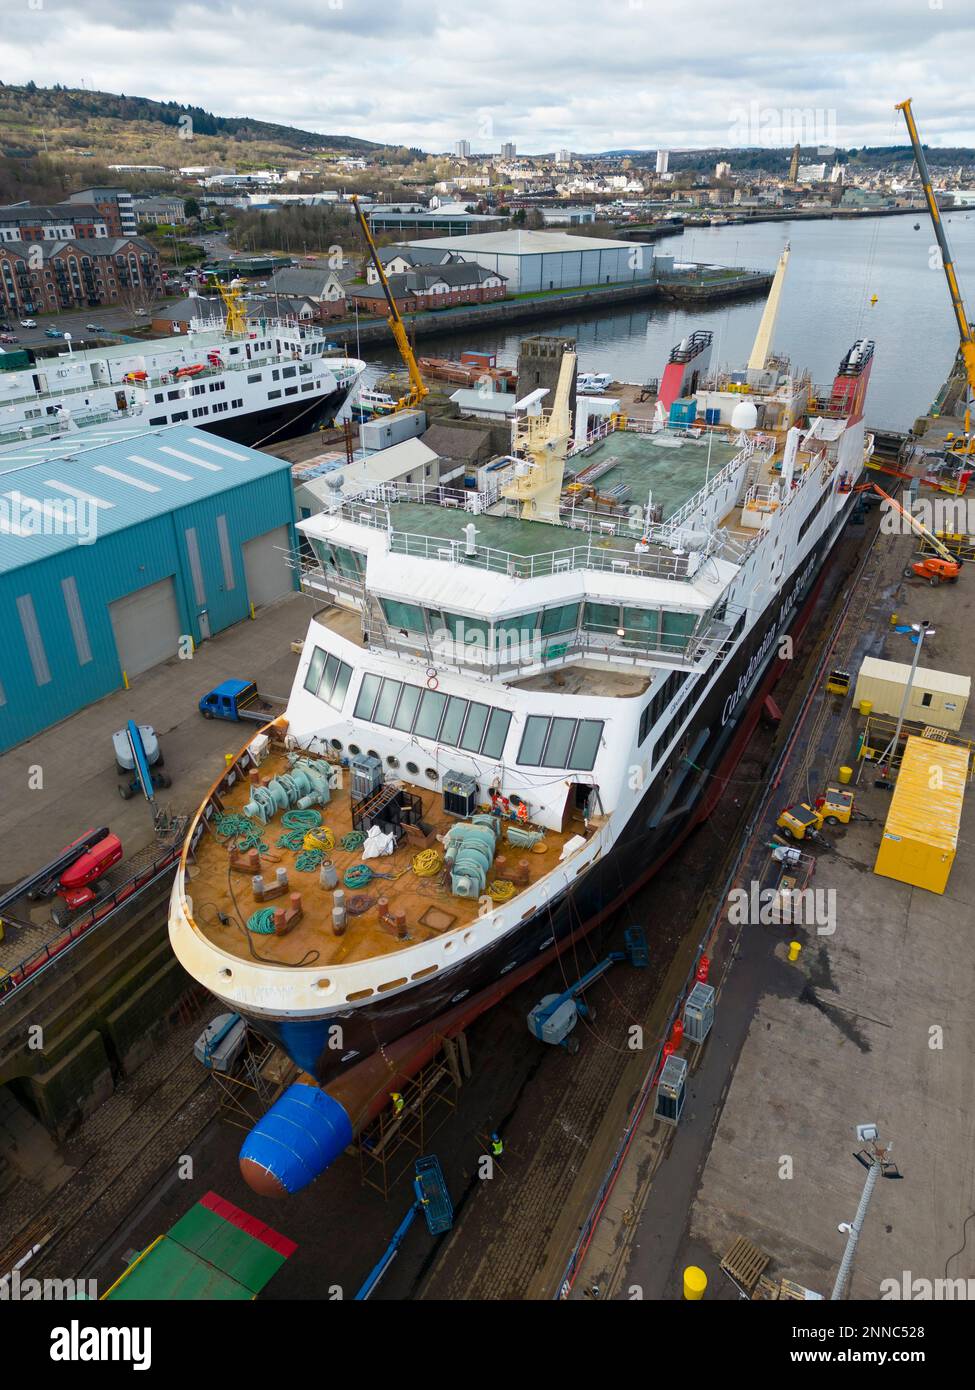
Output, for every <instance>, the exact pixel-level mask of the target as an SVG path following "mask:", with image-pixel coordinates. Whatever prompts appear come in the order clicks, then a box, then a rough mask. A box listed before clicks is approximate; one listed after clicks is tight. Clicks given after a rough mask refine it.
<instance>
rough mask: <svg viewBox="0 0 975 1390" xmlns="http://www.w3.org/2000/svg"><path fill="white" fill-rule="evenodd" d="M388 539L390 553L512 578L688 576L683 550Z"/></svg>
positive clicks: (394, 535)
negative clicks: (587, 573) (504, 546)
mask: <svg viewBox="0 0 975 1390" xmlns="http://www.w3.org/2000/svg"><path fill="white" fill-rule="evenodd" d="M389 541H390V545H389V548H390V552H391V553H392V554H395V555H408V556H411V557H416V558H419V559H426V560H440V561H443V562H447V563H454V564H462V565H471V566H472V567H474V568H475V569H483V570H488V571H490V572H491V573H494V574H504V575H507V576H509V577H511V578H516V579H539V578H542V577H545V576H548V575H552V574H565V573H569V572H571V571H574V570H586V569H590V570H601V571H604V572H606V573H611V574H634V575H637V576H641V577H643V578H654V579H677V580H684V579H687V578H688V556H687V555H678V554H675V553H673V552H670V551H667V552H659V551H655V550H652V549H650V550H647V551H645V552H644V553H640V552H638V551H636V550H635V549H634V548H629V549H623V548H608V547H606V546H604V545H594V544H593V543H592V542H591V541H590V542H588V543H587V544H585V545H573V546H566V547H565V548H564V549H559V550H550V551H545V552H541V553H538V554H533V555H515V554H512V552H511V551H508V550H498V549H495V548H494V547H493V546H485V545H476V546H473V547H470V548H469V547H468V546H467V545H466V543H465V542H464V541H463V540H445V539H444V538H443V537H440V536H424V535H416V534H413V533H412V532H408V531H392V532H391V533H390V537H389Z"/></svg>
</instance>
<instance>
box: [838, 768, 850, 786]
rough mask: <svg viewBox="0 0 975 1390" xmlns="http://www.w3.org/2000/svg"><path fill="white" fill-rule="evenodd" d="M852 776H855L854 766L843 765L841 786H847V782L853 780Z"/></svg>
mask: <svg viewBox="0 0 975 1390" xmlns="http://www.w3.org/2000/svg"><path fill="white" fill-rule="evenodd" d="M852 777H853V769H852V767H841V768H840V786H842V787H845V786H846V785H847V783H848V782H849V781H850V780H851V778H852Z"/></svg>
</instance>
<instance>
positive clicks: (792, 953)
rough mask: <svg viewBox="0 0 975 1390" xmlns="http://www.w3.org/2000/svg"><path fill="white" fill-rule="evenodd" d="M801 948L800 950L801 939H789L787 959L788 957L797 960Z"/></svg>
mask: <svg viewBox="0 0 975 1390" xmlns="http://www.w3.org/2000/svg"><path fill="white" fill-rule="evenodd" d="M801 950H802V942H801V941H790V942H789V959H790V960H791V961H797V960H798V959H799V952H800V951H801Z"/></svg>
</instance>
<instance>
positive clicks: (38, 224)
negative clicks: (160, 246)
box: [0, 203, 122, 245]
mask: <svg viewBox="0 0 975 1390" xmlns="http://www.w3.org/2000/svg"><path fill="white" fill-rule="evenodd" d="M112 227H113V223H112V222H111V221H110V220H106V218H105V216H104V214H103V213H101V212H99V210H98V208H96V207H95V206H94V204H91V203H82V204H78V205H72V204H69V203H56V204H54V206H38V205H36V204H34V205H31V204H30V203H15V204H14V205H13V206H12V207H0V245H3V244H4V243H5V242H16V241H70V240H71V239H72V238H77V239H78V240H82V239H89V240H90V239H91V238H94V237H107V236H121V235H122V233H121V231H113V230H112Z"/></svg>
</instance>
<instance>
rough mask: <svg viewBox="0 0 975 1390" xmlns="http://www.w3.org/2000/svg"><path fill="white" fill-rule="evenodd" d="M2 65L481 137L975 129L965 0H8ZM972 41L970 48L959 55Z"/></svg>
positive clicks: (38, 76)
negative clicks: (903, 106)
mask: <svg viewBox="0 0 975 1390" xmlns="http://www.w3.org/2000/svg"><path fill="white" fill-rule="evenodd" d="M0 15H2V24H0V77H2V79H3V80H4V81H6V82H11V83H16V82H25V81H27V80H29V79H33V80H34V81H35V82H37V83H38V85H43V86H47V85H50V84H51V83H54V82H61V83H64V84H65V85H66V86H71V87H78V86H81V85H82V83H84V85H86V86H88V87H94V88H97V89H99V90H102V91H111V92H119V91H122V92H125V93H126V94H129V95H137V96H146V97H154V98H156V99H159V100H176V101H184V102H188V103H193V104H196V105H200V106H203V107H205V108H207V109H208V110H210V111H213V112H215V113H216V114H218V115H250V116H255V117H258V118H261V119H264V120H272V121H282V122H286V123H288V124H294V125H298V126H302V127H303V128H305V129H310V130H315V131H320V132H322V133H328V134H336V135H353V136H361V137H363V138H365V139H372V140H382V141H391V142H394V143H396V144H406V145H418V146H420V147H422V148H423V149H426V150H444V149H450V148H452V146H453V144H454V142H455V141H456V140H458V139H463V138H468V139H470V140H471V143H472V146H473V148H474V149H475V150H497V149H498V147H499V145H500V144H501V142H502V141H506V140H512V141H514V142H515V143H516V145H517V146H518V149H519V150H520V151H524V152H526V153H531V152H539V153H541V152H545V151H549V150H553V149H556V148H559V147H563V146H565V147H568V148H570V149H573V150H576V151H580V152H582V151H598V150H604V149H614V148H630V147H633V148H638V149H655V148H657V147H658V146H659V147H666V148H672V149H679V148H687V147H701V146H711V145H774V144H783V145H791V144H793V143H794V142H795V140H796V139H799V140H801V141H802V143H803V144H822V145H832V144H838V145H843V146H848V145H859V144H878V145H879V144H891V143H904V130H903V125H902V119H901V117H900V116H895V113H894V112H893V109H892V108H893V104H894V102H895V101H897V100H901V99H903V98H904V97H907V96H911V97H913V98H914V100H915V111H916V113H917V116H918V121H919V123H920V124H921V127H922V134H923V136H924V138H925V140H926V141H927V142H928V143H930V144H932V145H954V144H967V145H975V103H973V102H972V99H971V93H970V90H969V83H968V81H967V75H968V69H969V67H970V58H971V55H972V53H973V52H975V5H972V3H971V0H816V3H808V0H806V2H805V3H800V2H799V0H785V5H784V6H783V5H782V4H781V3H780V4H779V5H775V4H770V3H769V0H697V3H694V2H693V0H684V2H683V3H681V2H680V0H595V3H594V2H593V0H586V3H582V0H491V3H490V4H486V5H478V4H476V3H470V0H465V2H464V3H461V0H443V3H441V4H438V3H437V0H268V2H267V3H263V4H257V3H254V2H253V0H207V3H205V4H204V3H193V0H0ZM966 55H967V56H966Z"/></svg>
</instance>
